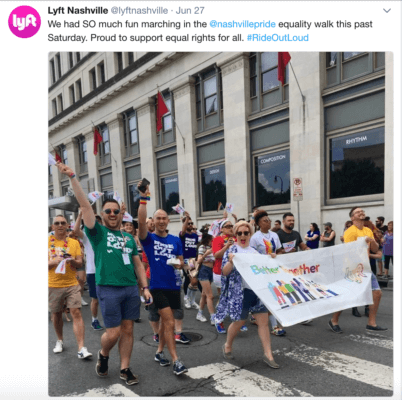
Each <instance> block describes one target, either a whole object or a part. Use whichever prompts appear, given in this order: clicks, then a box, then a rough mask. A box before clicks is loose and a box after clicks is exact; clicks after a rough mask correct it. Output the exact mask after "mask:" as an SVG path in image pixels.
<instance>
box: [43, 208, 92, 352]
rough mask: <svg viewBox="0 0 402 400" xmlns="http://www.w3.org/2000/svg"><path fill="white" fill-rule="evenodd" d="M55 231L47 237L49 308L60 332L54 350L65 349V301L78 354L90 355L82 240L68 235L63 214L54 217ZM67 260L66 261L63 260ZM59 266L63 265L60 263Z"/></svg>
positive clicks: (55, 325) (57, 330)
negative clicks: (82, 287)
mask: <svg viewBox="0 0 402 400" xmlns="http://www.w3.org/2000/svg"><path fill="white" fill-rule="evenodd" d="M53 231H54V234H53V235H50V236H49V241H48V267H49V278H48V279H49V282H48V286H49V309H50V312H51V313H52V317H53V318H52V320H53V326H54V330H55V331H56V335H57V339H58V340H57V342H56V346H55V348H54V349H53V352H54V353H61V352H62V351H63V315H62V314H63V306H64V302H65V301H66V303H67V307H68V308H69V309H70V313H71V316H72V317H73V325H74V327H73V329H74V333H75V337H76V339H77V344H78V358H81V359H83V358H88V357H91V356H92V354H91V353H89V352H88V350H87V348H86V347H84V337H85V327H84V321H83V320H82V315H81V310H80V308H81V292H80V285H79V283H78V281H77V278H76V272H77V268H80V267H81V265H82V256H81V248H80V245H79V243H78V242H77V241H76V240H74V239H71V238H69V237H67V220H66V219H65V218H64V216H63V215H57V216H56V217H54V219H53ZM63 260H66V261H64V265H63V264H61V265H60V263H61V262H62V261H63ZM59 266H60V267H59Z"/></svg>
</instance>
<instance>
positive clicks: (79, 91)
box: [75, 79, 82, 100]
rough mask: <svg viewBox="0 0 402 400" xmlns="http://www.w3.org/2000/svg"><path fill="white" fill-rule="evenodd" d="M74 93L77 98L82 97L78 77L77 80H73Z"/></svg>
mask: <svg viewBox="0 0 402 400" xmlns="http://www.w3.org/2000/svg"><path fill="white" fill-rule="evenodd" d="M75 93H76V94H77V100H81V99H82V84H81V79H78V81H77V82H75Z"/></svg>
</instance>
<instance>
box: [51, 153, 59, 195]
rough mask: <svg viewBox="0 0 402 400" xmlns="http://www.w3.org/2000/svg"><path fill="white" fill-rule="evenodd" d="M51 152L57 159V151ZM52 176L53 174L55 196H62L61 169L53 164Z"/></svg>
mask: <svg viewBox="0 0 402 400" xmlns="http://www.w3.org/2000/svg"><path fill="white" fill-rule="evenodd" d="M50 154H51V155H52V156H53V158H54V159H56V152H55V151H50ZM52 172H53V174H52V176H53V180H52V181H53V183H52V184H53V197H60V196H61V184H60V172H59V169H58V168H57V167H56V166H55V165H52Z"/></svg>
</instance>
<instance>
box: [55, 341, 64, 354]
mask: <svg viewBox="0 0 402 400" xmlns="http://www.w3.org/2000/svg"><path fill="white" fill-rule="evenodd" d="M62 351H63V341H62V340H58V341H57V342H56V346H55V348H54V349H53V353H61V352H62Z"/></svg>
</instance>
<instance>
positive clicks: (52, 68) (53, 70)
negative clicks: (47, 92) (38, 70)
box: [50, 58, 56, 84]
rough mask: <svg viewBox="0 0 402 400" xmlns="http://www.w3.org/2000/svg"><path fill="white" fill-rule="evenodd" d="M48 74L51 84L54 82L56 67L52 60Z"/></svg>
mask: <svg viewBox="0 0 402 400" xmlns="http://www.w3.org/2000/svg"><path fill="white" fill-rule="evenodd" d="M50 74H51V77H52V84H53V83H55V82H56V67H55V65H54V58H52V59H51V60H50Z"/></svg>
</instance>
